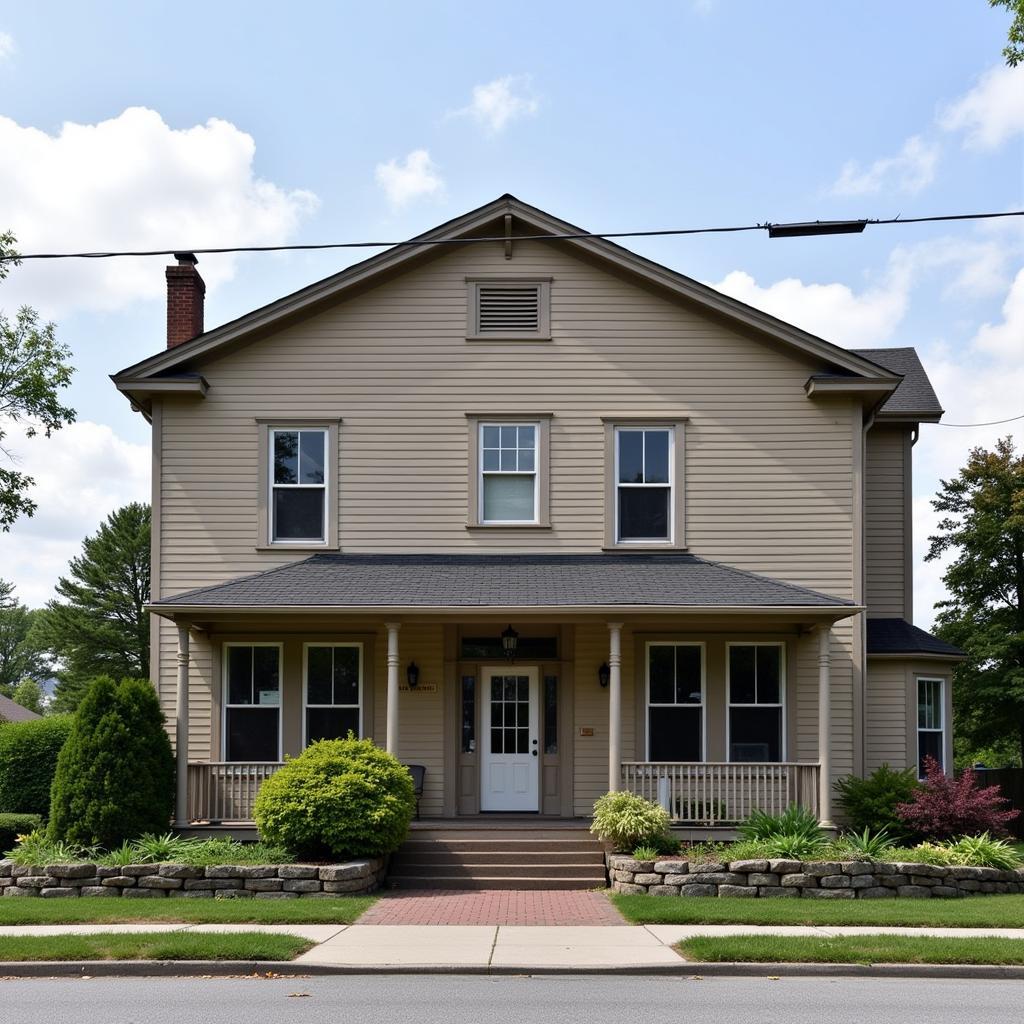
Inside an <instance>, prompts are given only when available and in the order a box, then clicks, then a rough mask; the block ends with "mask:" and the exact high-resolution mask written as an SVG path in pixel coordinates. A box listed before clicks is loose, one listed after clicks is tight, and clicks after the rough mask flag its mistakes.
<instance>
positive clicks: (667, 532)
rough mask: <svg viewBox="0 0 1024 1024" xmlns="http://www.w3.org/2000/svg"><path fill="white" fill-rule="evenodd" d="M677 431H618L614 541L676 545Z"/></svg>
mask: <svg viewBox="0 0 1024 1024" xmlns="http://www.w3.org/2000/svg"><path fill="white" fill-rule="evenodd" d="M674 442H675V437H674V430H673V428H671V427H639V426H638V427H616V428H615V540H616V543H619V544H629V543H638V542H639V543H668V544H671V543H672V542H673V525H674V524H673V518H674V517H673V512H672V510H673V493H672V492H673V489H674V485H675V484H674V479H673V478H674V476H675V473H674V462H675V457H674V456H675V453H674V450H673V449H674Z"/></svg>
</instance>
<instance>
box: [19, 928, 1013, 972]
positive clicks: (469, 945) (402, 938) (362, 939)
mask: <svg viewBox="0 0 1024 1024" xmlns="http://www.w3.org/2000/svg"><path fill="white" fill-rule="evenodd" d="M119 932H120V933H132V932H268V933H272V934H275V933H276V934H285V935H299V936H301V937H303V938H305V939H308V940H309V941H311V942H314V943H316V945H315V946H313V948H312V949H310V950H308V951H307V952H306V953H303V954H302V955H301V956H300V957H298V958H297V959H296V960H294V961H293V963H294V964H295V965H296V966H302V965H308V966H318V967H324V968H328V967H339V968H344V967H349V968H356V969H359V968H365V969H369V970H372V969H374V968H399V969H401V968H410V969H415V968H433V969H438V970H451V971H453V972H457V971H459V970H460V969H462V970H465V969H470V970H480V969H488V968H496V969H502V970H512V969H515V970H524V971H529V970H550V969H552V968H567V969H573V968H589V969H593V968H602V967H607V968H619V969H634V970H645V969H658V968H661V969H664V968H666V967H671V966H672V965H675V966H680V965H681V964H682V963H684V962H685V961H683V960H682V958H681V957H680V956H679V954H678V953H677V952H676V951H675V949H674V948H673V946H674V945H675V943H677V942H680V941H681V940H683V939H688V938H694V937H697V936H728V935H798V936H800V935H804V936H811V937H816V938H827V937H831V936H836V935H877V934H887V935H919V936H932V937H946V938H971V937H977V938H982V937H989V936H993V937H1001V938H1008V939H1024V928H1003V929H999V928H896V927H885V926H877V927H874V926H857V927H853V926H847V927H797V926H788V925H787V926H768V927H765V926H757V925H742V924H734V925H626V926H623V927H618V928H609V927H606V926H575V927H572V926H558V925H541V926H523V925H389V926H386V927H382V926H379V925H359V924H355V925H330V924H164V923H160V924H105V925H104V924H75V925H24V926H8V927H3V928H0V944H2V942H3V937H4V936H8V935H10V936H13V935H89V934H98V933H108V934H109V933H115V934H116V933H119ZM702 966H705V965H702Z"/></svg>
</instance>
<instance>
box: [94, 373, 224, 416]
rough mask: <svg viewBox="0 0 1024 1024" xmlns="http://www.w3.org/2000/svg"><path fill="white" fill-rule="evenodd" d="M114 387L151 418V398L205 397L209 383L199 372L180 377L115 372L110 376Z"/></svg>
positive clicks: (134, 406)
mask: <svg viewBox="0 0 1024 1024" xmlns="http://www.w3.org/2000/svg"><path fill="white" fill-rule="evenodd" d="M110 379H111V380H112V381H113V382H114V387H116V388H117V390H118V391H120V392H121V394H123V395H125V396H126V397H127V398H128V400H129V401H130V402H131V403H132V408H134V409H137V410H138V411H139V412H141V413H142V415H143V416H145V417H146V419H147V420H149V419H151V414H152V409H153V398H154V397H163V396H164V395H191V396H194V397H196V398H205V397H206V393H207V392H208V391H209V390H210V385H209V384H208V383H207V381H206V378H205V377H203V376H202V375H201V374H188V375H187V376H180V377H173V376H168V377H121V376H118V375H116V374H114V375H111V378H110Z"/></svg>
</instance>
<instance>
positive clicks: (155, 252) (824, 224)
mask: <svg viewBox="0 0 1024 1024" xmlns="http://www.w3.org/2000/svg"><path fill="white" fill-rule="evenodd" d="M1002 217H1024V210H1006V211H1001V212H997V213H951V214H940V215H937V216H931V217H883V218H871V219H862V220H846V221H803V222H794V223H778V224H777V223H773V222H771V221H765V222H764V223H763V224H744V225H734V226H727V227H707V228H662V229H656V230H651V231H576V232H566V233H549V234H537V235H513V236H511V239H509V238H508V237H506V236H505V235H485V236H476V237H469V238H466V237H458V238H412V239H405V240H404V241H397V242H394V241H393V242H322V243H308V244H296V245H229V246H219V247H216V248H205V249H204V248H191V247H188V246H178V247H177V248H174V249H139V250H125V251H110V252H36V253H26V254H24V255H11V256H0V263H4V262H16V261H21V260H67V259H84V260H102V259H111V258H113V257H118V256H174V255H176V254H177V253H182V252H189V253H196V254H200V255H215V254H222V253H233V252H298V251H307V250H318V249H390V248H394V247H397V246H423V245H467V244H471V243H474V242H506V241H510V240H511V241H513V242H530V241H544V242H550V241H560V240H567V241H572V240H582V239H586V238H605V239H608V238H655V237H663V236H666V235H713V234H735V233H737V232H741V231H769V232H771V231H773V230H775V231H777V230H779V229H784V228H808V229H811V228H814V227H816V226H817V227H820V228H822V229H824V230H818V231H807V232H806V234H832V233H843V232H842V229H841V226H842V225H847V226H848V227H847V229H846V230H851V228H850V227H849V226H850V225H858V226H859V227H858V228H856V230H863V227H864V226H865V225H887V224H933V223H938V222H943V221H961V220H995V219H998V218H1002ZM829 227H835V228H837V229H838V230H837V231H835V232H832V231H829V230H827V229H828V228H829ZM797 233H802V232H797Z"/></svg>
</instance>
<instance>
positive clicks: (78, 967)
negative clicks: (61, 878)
mask: <svg viewBox="0 0 1024 1024" xmlns="http://www.w3.org/2000/svg"><path fill="white" fill-rule="evenodd" d="M353 974H382V975H394V974H422V975H426V974H449V975H457V974H463V975H485V976H487V975H489V976H517V977H523V976H529V975H556V974H592V975H616V976H621V975H634V976H650V977H658V976H661V977H683V978H844V977H846V978H849V977H854V978H932V979H950V980H958V981H963V980H968V981H972V980H973V981H993V980H998V981H1024V967H1008V966H1007V967H1003V966H999V965H996V964H991V965H986V964H870V965H869V964H754V963H717V964H713V963H694V962H692V961H686V960H681V961H680V962H679V964H649V965H646V966H642V965H641V966H632V967H594V966H579V967H572V966H564V965H563V966H549V965H544V964H536V965H533V966H490V967H487V966H455V965H449V966H446V965H431V964H427V965H406V966H399V965H391V964H382V965H379V966H368V965H356V964H296V963H293V962H291V961H280V960H65V961H60V962H53V961H38V960H34V961H18V962H9V963H3V964H0V980H7V979H13V978H115V977H121V978H146V977H154V978H156V977H190V978H227V977H252V976H255V975H258V976H260V977H274V976H278V977H289V978H291V977H310V976H318V977H319V976H329V975H353Z"/></svg>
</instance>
